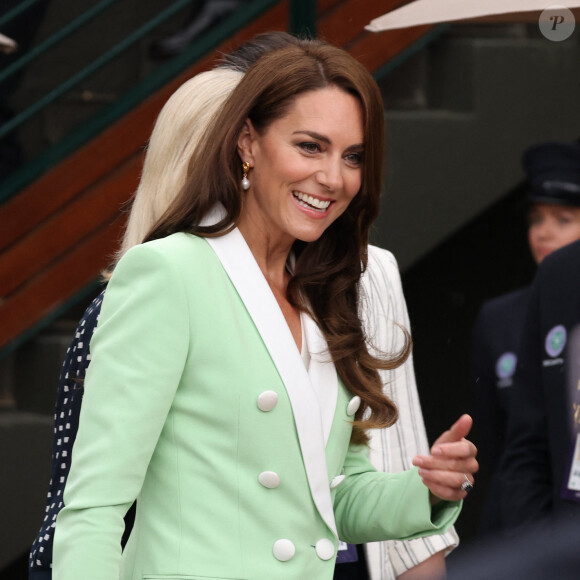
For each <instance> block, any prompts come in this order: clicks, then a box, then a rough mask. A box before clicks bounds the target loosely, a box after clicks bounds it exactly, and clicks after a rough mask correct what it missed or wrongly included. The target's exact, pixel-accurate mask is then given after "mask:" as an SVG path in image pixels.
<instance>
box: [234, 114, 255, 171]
mask: <svg viewBox="0 0 580 580" xmlns="http://www.w3.org/2000/svg"><path fill="white" fill-rule="evenodd" d="M255 138H256V130H255V129H254V126H253V125H252V121H250V119H246V121H245V123H244V126H243V127H242V130H241V131H240V135H239V137H238V155H239V156H240V159H241V160H242V161H247V162H248V163H249V164H250V165H252V166H253V165H254V151H253V149H254V141H255Z"/></svg>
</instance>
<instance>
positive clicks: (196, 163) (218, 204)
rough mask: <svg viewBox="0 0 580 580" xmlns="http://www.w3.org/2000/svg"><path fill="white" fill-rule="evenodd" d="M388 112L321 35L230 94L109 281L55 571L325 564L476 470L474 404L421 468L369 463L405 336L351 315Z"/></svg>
mask: <svg viewBox="0 0 580 580" xmlns="http://www.w3.org/2000/svg"><path fill="white" fill-rule="evenodd" d="M382 115H383V113H382V105H381V100H380V94H379V92H378V89H377V87H376V85H375V84H374V81H373V80H372V78H371V77H370V75H369V74H368V73H367V72H366V70H365V69H364V68H363V67H362V66H361V65H360V64H358V63H357V62H356V61H354V59H352V58H351V57H349V56H348V55H347V54H346V53H344V52H343V51H341V50H339V49H336V48H334V47H331V46H329V45H326V44H323V43H320V42H314V41H312V42H308V41H304V42H301V43H300V46H296V47H288V48H284V49H281V50H277V51H274V52H272V53H271V54H269V55H266V56H264V57H262V58H261V59H260V60H259V61H258V62H257V63H256V64H255V65H254V67H252V68H251V69H250V71H249V72H248V73H247V75H246V76H245V77H244V78H243V79H242V81H241V82H240V84H239V85H238V86H237V87H236V89H235V90H234V91H233V93H232V95H231V96H230V98H229V99H228V101H227V102H226V104H225V105H224V108H223V110H222V112H221V114H220V116H219V118H218V119H217V123H215V124H214V126H213V127H212V128H210V129H209V130H208V132H207V134H206V135H205V138H204V141H203V145H202V146H201V147H199V148H198V149H197V150H196V152H195V153H194V155H193V157H192V161H191V164H190V172H189V176H188V179H187V182H186V185H185V187H184V188H183V190H182V191H181V193H180V195H179V196H178V198H177V200H176V202H175V203H174V204H173V206H172V207H170V209H169V210H168V211H167V213H166V214H165V216H164V217H163V218H162V219H161V220H160V222H159V223H158V224H157V226H156V227H155V228H154V229H153V232H152V233H151V235H150V236H149V238H150V240H151V241H150V242H149V243H146V244H143V245H140V246H136V247H135V248H133V249H132V250H130V251H129V252H128V253H127V254H126V255H125V256H124V257H123V258H122V259H121V261H120V262H119V264H118V265H117V267H116V269H115V272H114V274H113V276H112V279H111V281H110V283H109V286H108V288H107V292H106V294H105V298H104V302H103V308H102V313H101V319H100V322H99V327H98V329H97V331H96V333H95V336H94V339H93V341H92V343H91V349H92V362H91V366H90V368H89V371H88V374H87V379H86V389H85V392H86V394H85V401H84V403H83V409H82V413H81V421H80V428H79V433H78V438H77V443H76V444H75V449H74V458H73V462H72V468H71V472H70V476H69V481H68V483H67V488H66V491H65V508H64V509H63V510H62V511H61V513H60V515H59V517H58V520H57V528H56V536H55V554H54V577H55V578H78V577H83V578H109V577H115V578H116V577H118V576H119V575H120V577H121V578H176V577H185V578H199V577H214V578H284V579H289V578H290V579H291V578H296V579H298V578H331V577H332V572H333V567H334V566H333V563H334V559H335V555H336V545H337V538H338V537H341V538H343V539H346V540H349V541H354V542H364V541H372V540H380V539H384V538H390V537H398V538H410V537H416V536H420V535H425V534H430V533H436V532H438V531H441V530H443V529H446V528H447V527H448V526H449V525H450V524H451V523H452V522H453V521H454V519H455V517H456V516H457V512H458V506H457V505H456V504H455V503H454V502H456V501H458V500H460V499H461V498H463V497H464V496H465V493H466V492H465V491H464V490H465V485H466V482H469V483H471V474H472V473H473V472H474V471H475V470H476V469H477V462H476V461H475V458H474V456H475V448H474V446H473V445H472V444H471V443H469V442H467V441H465V440H464V439H463V437H464V435H466V434H467V432H468V431H469V427H470V419H469V418H468V417H463V418H461V419H460V420H459V421H458V423H456V425H454V426H453V427H452V429H451V430H450V431H449V432H447V433H446V434H444V435H443V436H442V437H441V438H440V439H439V440H438V442H436V445H435V448H434V449H433V455H431V456H418V457H417V458H416V459H415V464H416V465H418V466H420V470H419V473H417V470H411V471H408V472H405V473H402V474H397V475H392V474H383V473H377V472H376V471H374V469H373V468H372V466H371V465H370V463H369V462H368V459H367V457H366V452H365V447H364V446H363V445H361V444H360V443H361V442H363V441H364V439H365V434H364V431H363V429H364V428H367V427H379V426H386V425H388V424H390V423H391V422H392V421H393V420H394V419H395V417H396V409H395V407H394V405H393V404H392V403H390V401H388V399H387V398H386V397H385V396H384V395H383V393H382V385H381V382H380V380H379V377H378V373H377V370H378V369H380V368H392V367H394V366H396V365H398V364H400V363H401V362H402V360H404V357H405V355H406V352H405V351H408V345H407V348H406V349H405V350H404V351H403V352H402V353H399V354H398V355H397V356H395V357H393V359H392V360H389V359H384V358H376V357H373V356H371V355H370V354H369V352H368V351H367V349H366V345H365V336H364V333H363V331H362V326H361V322H360V319H359V317H358V307H359V304H358V282H359V280H360V276H361V272H362V270H363V269H364V265H365V264H366V248H367V243H368V239H367V238H368V228H369V226H370V224H371V222H372V220H373V219H374V217H375V216H376V213H377V210H378V191H380V187H379V186H380V183H379V182H380V172H381V162H382V139H383V136H382ZM353 395H354V396H353ZM353 419H354V427H355V432H354V434H353V422H352V421H353ZM351 435H352V441H351ZM349 442H350V445H349ZM135 498H138V502H137V506H138V508H137V515H136V520H135V526H134V529H133V532H132V534H131V537H130V539H129V542H128V545H127V548H126V550H125V552H124V554H123V556H122V557H121V553H120V544H119V534H120V526H121V524H122V517H123V514H124V512H125V511H126V510H127V509H128V507H129V506H130V505H131V503H132V502H133V500H134V499H135ZM441 500H443V501H441ZM450 502H451V503H450ZM120 571H121V573H120Z"/></svg>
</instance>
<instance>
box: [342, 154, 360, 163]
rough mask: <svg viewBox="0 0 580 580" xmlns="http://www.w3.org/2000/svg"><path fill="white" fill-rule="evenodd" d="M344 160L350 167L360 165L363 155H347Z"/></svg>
mask: <svg viewBox="0 0 580 580" xmlns="http://www.w3.org/2000/svg"><path fill="white" fill-rule="evenodd" d="M346 160H347V161H348V163H350V164H351V165H361V164H362V162H363V160H364V155H363V154H362V153H349V154H348V155H347V156H346Z"/></svg>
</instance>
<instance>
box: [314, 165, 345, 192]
mask: <svg viewBox="0 0 580 580" xmlns="http://www.w3.org/2000/svg"><path fill="white" fill-rule="evenodd" d="M318 182H319V183H320V184H321V185H323V186H324V187H326V188H327V189H329V190H330V191H334V190H336V189H340V188H341V187H342V185H343V183H344V180H343V176H342V164H341V162H340V160H334V159H328V160H326V162H325V163H324V164H323V166H322V167H321V168H320V170H319V171H318Z"/></svg>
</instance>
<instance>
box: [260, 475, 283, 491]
mask: <svg viewBox="0 0 580 580" xmlns="http://www.w3.org/2000/svg"><path fill="white" fill-rule="evenodd" d="M258 481H259V482H260V483H261V484H262V485H263V486H264V487H268V488H270V489H274V488H275V487H278V486H279V485H280V476H279V475H278V474H277V473H276V472H275V471H262V473H260V475H258Z"/></svg>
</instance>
